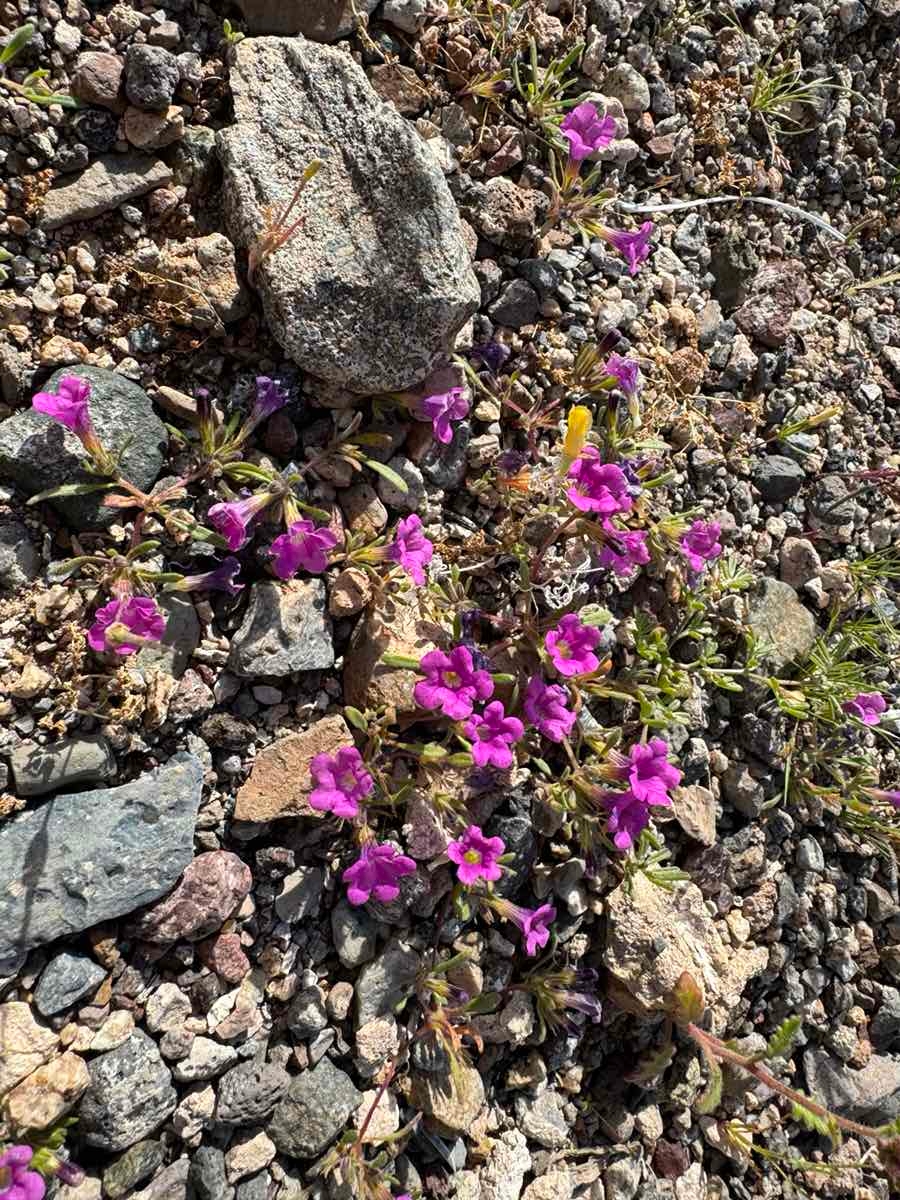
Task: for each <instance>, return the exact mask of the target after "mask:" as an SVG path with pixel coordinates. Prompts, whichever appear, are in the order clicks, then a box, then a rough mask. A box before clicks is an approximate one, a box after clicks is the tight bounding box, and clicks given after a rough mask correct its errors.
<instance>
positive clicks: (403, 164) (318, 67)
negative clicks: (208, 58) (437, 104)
mask: <svg viewBox="0 0 900 1200" xmlns="http://www.w3.org/2000/svg"><path fill="white" fill-rule="evenodd" d="M230 79H231V87H232V93H233V96H234V108H235V121H236V123H235V124H234V125H233V126H232V127H231V128H230V129H226V130H223V131H222V132H221V133H220V134H219V153H220V157H221V159H222V165H223V169H224V197H225V212H226V221H227V224H228V228H229V230H230V237H231V240H232V241H233V242H235V243H236V244H239V245H242V246H249V245H251V244H252V243H254V242H255V241H256V240H257V238H258V236H259V234H260V232H261V231H262V230H263V228H264V227H265V215H264V214H265V211H266V209H267V208H270V207H274V208H275V210H276V211H278V210H280V209H281V208H282V207H283V206H284V204H285V203H286V201H287V200H288V199H289V198H290V196H291V195H292V193H293V190H294V188H295V187H296V185H297V182H298V180H299V179H300V178H301V176H302V174H303V171H304V169H305V168H306V166H307V165H308V164H309V163H310V162H311V161H312V159H314V158H320V159H323V160H324V165H323V166H322V168H321V170H320V171H319V174H318V175H317V176H316V177H315V178H314V179H313V180H312V182H311V183H310V184H309V186H308V187H307V189H306V191H305V192H304V193H303V195H302V196H301V198H300V201H299V204H298V207H297V209H296V213H297V215H298V216H302V220H301V223H300V226H299V228H298V231H297V233H296V234H295V235H294V236H293V237H292V238H291V240H290V241H289V242H288V243H287V244H286V245H284V246H283V247H281V248H280V249H279V250H277V251H275V253H273V254H271V255H269V256H268V257H267V258H266V259H265V260H264V261H263V262H262V264H261V265H260V266H259V268H258V269H257V271H256V277H255V286H256V287H257V288H258V290H259V293H260V296H261V298H262V302H263V307H264V309H265V313H266V319H267V322H268V325H269V328H270V329H271V330H272V333H273V334H274V335H275V337H276V338H277V339H278V341H279V342H280V343H281V345H282V346H283V347H284V349H285V351H286V352H287V354H288V355H289V356H290V357H291V358H293V359H294V361H295V362H297V363H299V364H301V365H302V366H303V369H304V370H306V371H309V372H310V374H312V375H317V376H319V377H320V378H322V379H327V380H331V381H333V382H335V383H339V384H342V385H343V386H344V387H346V388H348V389H349V390H351V391H356V392H360V393H363V394H371V393H373V392H387V391H394V390H398V389H403V388H408V387H413V386H414V385H415V384H416V383H418V382H419V381H420V380H422V379H424V377H425V376H426V375H427V374H428V372H429V371H430V370H431V368H432V367H433V366H434V365H436V363H437V362H438V361H439V360H441V359H443V358H445V357H446V356H447V354H448V351H449V350H450V349H451V348H452V346H453V343H454V340H455V335H456V334H457V333H458V332H459V330H460V329H461V328H462V326H463V325H464V324H465V322H466V320H467V319H468V318H469V317H470V316H471V314H472V313H473V312H475V310H476V309H477V307H478V304H479V300H480V291H479V288H478V284H477V281H476V279H475V275H474V273H473V271H472V267H471V262H470V258H469V252H468V250H467V248H466V244H465V241H464V239H463V233H462V225H461V222H460V219H459V213H458V211H457V208H456V204H455V202H454V200H453V197H452V196H451V194H450V190H449V188H448V187H447V184H446V181H445V180H444V176H443V173H442V171H441V170H440V167H439V166H438V164H437V162H436V160H435V158H434V156H433V154H432V153H431V151H430V150H429V149H428V147H427V146H425V144H424V143H423V141H422V139H421V138H420V137H419V135H418V133H417V132H416V130H415V127H414V126H413V125H412V124H411V123H410V122H408V121H406V120H404V118H403V117H401V116H400V114H399V113H398V112H397V110H396V109H395V108H394V107H393V106H392V105H390V104H386V103H384V102H383V101H382V100H381V99H380V98H379V96H378V95H377V94H376V93H375V92H374V91H373V89H372V88H371V86H370V85H369V82H368V80H367V79H366V76H365V74H364V72H363V71H362V69H361V68H360V67H358V66H357V65H356V63H355V62H354V61H353V59H352V58H351V57H350V56H349V55H347V54H343V53H341V52H340V51H339V50H335V49H332V48H331V47H329V46H319V45H316V44H315V43H314V42H310V41H307V40H306V39H305V38H302V37H296V38H247V39H246V40H245V41H243V42H241V43H240V45H239V46H238V47H237V51H236V55H235V63H234V65H233V66H232V67H231V72H230ZM412 297H414V298H415V300H414V302H412V301H411V298H412Z"/></svg>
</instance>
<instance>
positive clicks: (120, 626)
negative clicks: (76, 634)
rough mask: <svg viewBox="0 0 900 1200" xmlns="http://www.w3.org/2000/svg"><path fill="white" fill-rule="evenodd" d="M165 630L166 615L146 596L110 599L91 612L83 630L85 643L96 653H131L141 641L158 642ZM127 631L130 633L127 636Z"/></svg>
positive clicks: (141, 643)
mask: <svg viewBox="0 0 900 1200" xmlns="http://www.w3.org/2000/svg"><path fill="white" fill-rule="evenodd" d="M165 631H166V618H165V617H164V616H163V615H162V613H161V612H160V611H159V609H158V608H157V607H156V601H155V600H151V599H150V597H149V596H128V597H127V598H126V599H123V600H110V602H109V604H104V605H103V607H102V608H98V609H97V611H96V613H94V624H93V625H92V626H91V627H90V629H89V630H88V632H87V641H88V645H89V646H90V648H91V649H92V650H96V651H97V653H98V654H103V653H104V652H105V651H107V650H114V651H115V652H116V654H121V655H125V654H134V652H135V651H136V650H139V649H140V647H141V646H142V645H143V644H144V643H145V642H158V641H159V639H160V638H161V637H162V635H163V634H164V633H165ZM129 635H131V636H129Z"/></svg>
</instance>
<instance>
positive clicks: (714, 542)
mask: <svg viewBox="0 0 900 1200" xmlns="http://www.w3.org/2000/svg"><path fill="white" fill-rule="evenodd" d="M721 532H722V526H721V525H720V524H719V522H718V521H694V523H693V525H691V527H690V529H689V530H688V531H687V533H685V534H682V536H681V540H680V543H679V544H680V546H681V552H682V554H684V557H685V558H686V559H687V561H688V566H689V567H690V568H691V570H692V571H702V570H703V569H704V567H705V566H706V564H707V563H708V562H712V560H713V559H715V558H718V557H719V555H720V554H721V553H722V543H721V542H720V541H719V534H720V533H721Z"/></svg>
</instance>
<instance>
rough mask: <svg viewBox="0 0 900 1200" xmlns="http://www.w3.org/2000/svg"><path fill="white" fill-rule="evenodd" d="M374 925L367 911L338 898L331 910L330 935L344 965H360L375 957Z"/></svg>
mask: <svg viewBox="0 0 900 1200" xmlns="http://www.w3.org/2000/svg"><path fill="white" fill-rule="evenodd" d="M375 932H376V925H375V922H374V921H373V920H372V918H371V917H370V916H369V914H368V913H366V912H364V911H363V910H362V909H361V908H355V907H354V906H353V905H352V904H349V903H348V902H347V901H346V900H340V901H338V903H337V904H336V905H335V906H334V908H333V909H332V910H331V935H332V937H333V938H334V948H335V951H336V952H337V956H338V958H339V959H340V960H341V963H342V964H343V965H344V966H345V967H361V966H362V964H363V963H366V962H369V961H370V960H371V959H372V958H374V957H375Z"/></svg>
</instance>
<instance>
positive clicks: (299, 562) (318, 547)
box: [269, 520, 337, 579]
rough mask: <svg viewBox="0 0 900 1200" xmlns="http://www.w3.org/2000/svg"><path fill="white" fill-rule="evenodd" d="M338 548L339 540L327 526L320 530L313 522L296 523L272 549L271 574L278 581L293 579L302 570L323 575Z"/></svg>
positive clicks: (320, 527)
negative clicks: (332, 553) (272, 573)
mask: <svg viewBox="0 0 900 1200" xmlns="http://www.w3.org/2000/svg"><path fill="white" fill-rule="evenodd" d="M336 545H337V537H336V536H335V535H334V534H333V533H332V531H331V530H330V529H328V528H327V527H326V526H325V525H320V526H319V527H318V528H317V527H316V526H315V525H314V524H313V523H312V521H306V520H301V521H294V522H293V523H292V524H291V525H290V527H289V528H288V531H287V533H281V534H279V535H278V537H277V538H275V540H274V541H273V542H272V545H271V546H270V547H269V556H270V558H271V559H272V570H273V571H274V572H275V574H276V575H277V576H278V578H279V579H290V578H291V576H292V575H296V573H297V571H298V570H299V569H300V567H302V568H303V569H304V571H309V572H310V574H311V575H321V573H322V572H323V571H324V570H326V569H327V567H328V551H329V550H333V549H334V547H335V546H336Z"/></svg>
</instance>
